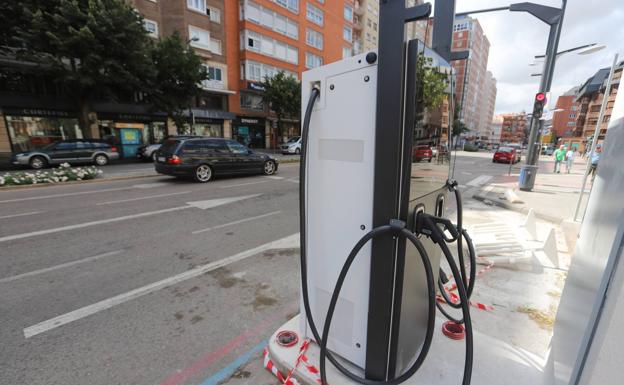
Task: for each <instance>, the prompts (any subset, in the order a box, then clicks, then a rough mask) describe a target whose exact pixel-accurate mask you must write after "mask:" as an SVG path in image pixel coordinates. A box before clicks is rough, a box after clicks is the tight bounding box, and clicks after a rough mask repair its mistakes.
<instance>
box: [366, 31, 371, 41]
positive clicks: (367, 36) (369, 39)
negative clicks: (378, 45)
mask: <svg viewBox="0 0 624 385" xmlns="http://www.w3.org/2000/svg"><path fill="white" fill-rule="evenodd" d="M366 40H368V41H371V35H370V33H368V32H366Z"/></svg>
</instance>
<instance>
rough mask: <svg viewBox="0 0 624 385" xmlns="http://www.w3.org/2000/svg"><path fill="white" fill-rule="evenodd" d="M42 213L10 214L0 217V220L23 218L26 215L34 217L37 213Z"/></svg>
mask: <svg viewBox="0 0 624 385" xmlns="http://www.w3.org/2000/svg"><path fill="white" fill-rule="evenodd" d="M43 212H44V211H30V212H28V213H21V214H12V215H3V216H1V217H0V219H6V218H15V217H25V216H27V215H35V214H39V213H43Z"/></svg>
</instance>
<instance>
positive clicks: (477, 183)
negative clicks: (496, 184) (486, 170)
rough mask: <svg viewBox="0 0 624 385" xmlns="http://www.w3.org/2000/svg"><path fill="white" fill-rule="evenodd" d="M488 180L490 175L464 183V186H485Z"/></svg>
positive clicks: (490, 177)
mask: <svg viewBox="0 0 624 385" xmlns="http://www.w3.org/2000/svg"><path fill="white" fill-rule="evenodd" d="M490 179H492V175H481V176H478V177H476V178H474V179H473V180H471V181H470V182H468V183H466V185H468V186H474V187H476V186H481V185H484V184H486V183H487V182H488V181H489V180H490Z"/></svg>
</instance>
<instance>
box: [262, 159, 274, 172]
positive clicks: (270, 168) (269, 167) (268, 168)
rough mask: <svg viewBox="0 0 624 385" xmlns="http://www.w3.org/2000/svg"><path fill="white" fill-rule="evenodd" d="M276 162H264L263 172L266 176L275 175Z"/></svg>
mask: <svg viewBox="0 0 624 385" xmlns="http://www.w3.org/2000/svg"><path fill="white" fill-rule="evenodd" d="M275 169H276V167H275V162H274V161H272V160H267V161H266V162H264V168H263V169H262V172H263V173H264V175H273V174H275Z"/></svg>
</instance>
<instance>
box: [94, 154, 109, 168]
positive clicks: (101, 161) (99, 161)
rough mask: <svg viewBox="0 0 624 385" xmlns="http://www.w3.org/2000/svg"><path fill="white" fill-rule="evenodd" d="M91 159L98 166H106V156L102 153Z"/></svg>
mask: <svg viewBox="0 0 624 385" xmlns="http://www.w3.org/2000/svg"><path fill="white" fill-rule="evenodd" d="M93 161H94V162H95V164H96V165H98V166H106V165H107V164H108V156H106V155H104V154H97V155H96V156H95V158H93Z"/></svg>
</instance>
